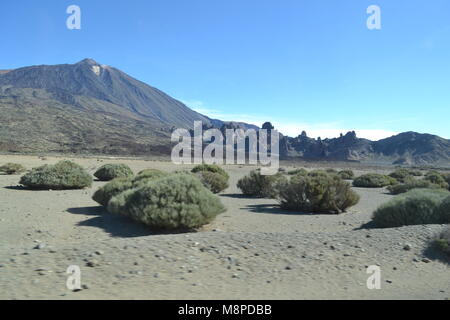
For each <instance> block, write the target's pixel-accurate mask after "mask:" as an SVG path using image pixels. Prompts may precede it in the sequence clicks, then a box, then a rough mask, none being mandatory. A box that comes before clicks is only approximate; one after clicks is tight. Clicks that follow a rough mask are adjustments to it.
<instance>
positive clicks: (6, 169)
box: [0, 163, 27, 175]
mask: <svg viewBox="0 0 450 320" xmlns="http://www.w3.org/2000/svg"><path fill="white" fill-rule="evenodd" d="M26 170H27V169H26V168H25V167H24V166H23V165H21V164H18V163H7V164H5V165H3V166H1V167H0V173H2V174H8V175H14V174H21V173H23V172H25V171H26Z"/></svg>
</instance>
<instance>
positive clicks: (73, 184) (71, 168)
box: [20, 161, 93, 190]
mask: <svg viewBox="0 0 450 320" xmlns="http://www.w3.org/2000/svg"><path fill="white" fill-rule="evenodd" d="M92 180H93V179H92V176H91V175H90V174H89V173H88V172H87V171H86V170H85V169H84V168H83V167H81V166H80V165H78V164H76V163H74V162H71V161H60V162H58V163H57V164H55V165H44V166H41V167H39V168H34V169H32V170H31V171H30V172H28V173H27V174H25V175H24V176H22V178H21V179H20V184H22V185H24V186H25V187H28V188H30V189H38V190H39V189H40V190H49V189H53V190H67V189H83V188H87V187H90V186H92Z"/></svg>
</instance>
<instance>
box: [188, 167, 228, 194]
mask: <svg viewBox="0 0 450 320" xmlns="http://www.w3.org/2000/svg"><path fill="white" fill-rule="evenodd" d="M191 172H192V173H194V174H195V175H196V176H197V178H198V179H200V181H201V182H202V183H203V185H204V186H205V187H206V188H208V189H209V190H210V191H212V192H213V193H220V192H222V191H224V190H225V189H226V188H228V186H229V185H228V181H229V179H230V176H229V175H228V173H227V172H226V171H225V170H224V169H222V168H221V167H219V166H218V165H215V164H201V165H198V166H196V167H194V168H193V169H192V171H191Z"/></svg>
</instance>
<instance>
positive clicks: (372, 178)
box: [353, 173, 397, 188]
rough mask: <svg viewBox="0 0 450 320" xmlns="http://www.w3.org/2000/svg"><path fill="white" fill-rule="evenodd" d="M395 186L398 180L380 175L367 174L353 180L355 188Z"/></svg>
mask: <svg viewBox="0 0 450 320" xmlns="http://www.w3.org/2000/svg"><path fill="white" fill-rule="evenodd" d="M394 184H397V180H395V179H394V178H392V177H389V176H386V175H383V174H378V173H369V174H365V175H362V176H359V177H357V178H356V179H355V180H353V186H355V187H359V188H383V187H386V186H389V185H394Z"/></svg>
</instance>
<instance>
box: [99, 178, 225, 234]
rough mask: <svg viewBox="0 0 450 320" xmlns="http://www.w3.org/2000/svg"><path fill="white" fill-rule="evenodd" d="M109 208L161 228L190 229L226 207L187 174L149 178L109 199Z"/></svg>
mask: <svg viewBox="0 0 450 320" xmlns="http://www.w3.org/2000/svg"><path fill="white" fill-rule="evenodd" d="M108 210H109V211H110V212H113V213H117V214H122V215H126V216H129V217H131V218H132V219H134V220H136V221H139V222H142V223H144V224H146V225H148V226H150V227H154V228H160V229H192V228H198V227H200V226H203V225H205V224H208V223H210V222H211V221H212V220H213V219H214V218H215V217H216V216H217V215H218V214H220V213H222V212H224V211H225V207H224V206H223V205H222V203H221V202H220V199H219V198H218V197H217V196H215V195H214V194H213V193H212V192H211V191H209V190H208V189H206V188H205V187H204V186H203V185H202V183H201V182H200V181H199V180H198V179H196V178H195V177H193V176H192V175H189V174H175V175H171V176H168V177H165V178H161V179H158V180H155V181H149V182H147V183H146V184H145V185H142V186H141V187H139V188H136V189H130V190H127V191H125V192H122V193H121V194H119V195H118V196H116V197H114V198H113V199H111V201H110V202H109V204H108Z"/></svg>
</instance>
